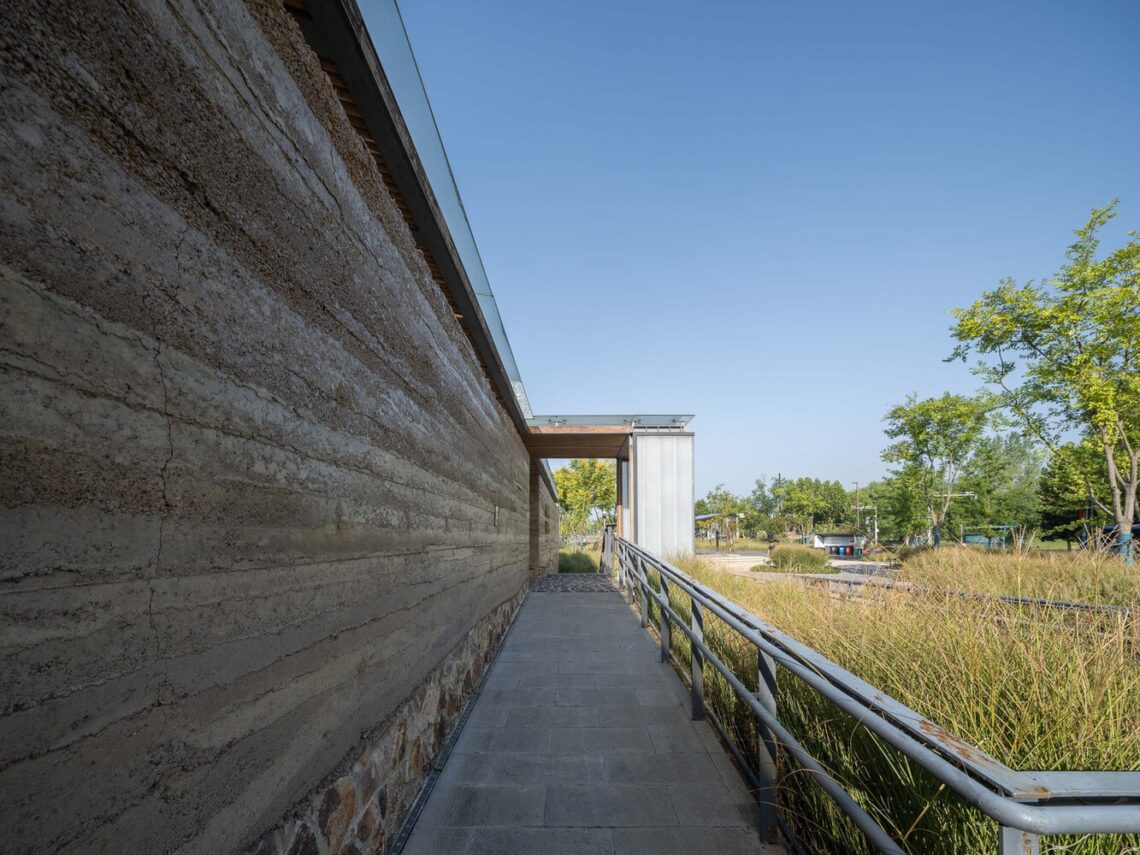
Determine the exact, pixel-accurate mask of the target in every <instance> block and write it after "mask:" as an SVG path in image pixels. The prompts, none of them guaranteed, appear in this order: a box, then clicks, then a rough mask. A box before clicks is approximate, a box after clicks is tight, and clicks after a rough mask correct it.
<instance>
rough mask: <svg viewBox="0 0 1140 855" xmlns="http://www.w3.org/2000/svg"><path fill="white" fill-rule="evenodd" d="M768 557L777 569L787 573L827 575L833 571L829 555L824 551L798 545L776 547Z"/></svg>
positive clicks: (790, 544) (783, 544)
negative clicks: (828, 560)
mask: <svg viewBox="0 0 1140 855" xmlns="http://www.w3.org/2000/svg"><path fill="white" fill-rule="evenodd" d="M768 556H769V557H770V558H771V559H772V564H773V565H775V567H776V569H778V570H782V571H784V572H785V573H827V572H829V571H831V570H832V568H831V565H829V564H828V563H827V553H825V552H824V551H823V550H822V549H815V548H813V547H811V546H803V545H801V544H798V543H781V544H779V545H778V546H774V547H772V549H771V550H770V551H769V553H768Z"/></svg>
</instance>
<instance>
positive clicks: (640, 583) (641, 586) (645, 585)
mask: <svg viewBox="0 0 1140 855" xmlns="http://www.w3.org/2000/svg"><path fill="white" fill-rule="evenodd" d="M648 590H649V573H648V572H647V571H646V569H645V559H644V558H642V557H641V556H640V555H638V556H637V592H638V594H639V595H640V596H639V598H638V605H639V606H640V607H641V628H642V629H645V628H646V627H647V626H649V594H648V593H647V592H648Z"/></svg>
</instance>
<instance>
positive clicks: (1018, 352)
mask: <svg viewBox="0 0 1140 855" xmlns="http://www.w3.org/2000/svg"><path fill="white" fill-rule="evenodd" d="M1116 204H1117V203H1116V202H1115V201H1114V202H1112V203H1111V204H1110V205H1108V206H1107V207H1104V208H1098V209H1095V210H1094V211H1093V212H1092V214H1091V216H1090V217H1089V220H1088V222H1086V223H1085V225H1084V226H1082V227H1081V228H1080V229H1077V231H1076V232H1075V234H1076V236H1077V240H1076V242H1075V243H1073V244H1072V245H1071V246H1070V247H1069V249H1068V251H1067V252H1066V258H1067V263H1066V264H1065V265H1064V266H1063V267H1062V268H1061V270H1060V271H1059V272H1058V273H1057V274H1056V275H1055V276H1053V277H1052V279H1050V280H1049V282H1047V283H1044V284H1041V285H1037V284H1034V283H1033V282H1029V283H1027V284H1026V285H1023V286H1021V287H1018V286H1017V285H1016V283H1015V282H1014V281H1013V280H1012V279H1006V280H1005V281H1003V282H1002V283H1001V284H1000V285H999V286H998V287H997V288H996V289H995V290H993V291H987V292H985V293H984V294H983V295H982V297H981V299H980V300H978V301H976V302H975V303H974V304H973V305H971V306H970V307H969V308H966V309H956V310H955V312H954V317H955V319H956V322H955V324H954V326H953V327H952V331H953V334H954V337H955V338H956V339H957V340H958V345H957V347H955V349H954V352H953V353H952V354H951V356H950V358H951V359H954V358H957V359H962V360H965V359H966V358H967V357H968V356H970V355H971V354H973V355H977V356H978V357H979V361H978V363H977V365H976V367H975V369H974V370H975V372H976V373H977V374H978V375H979V376H981V377H982V378H983V379H984V380H985V381H986V382H987V383H990V384H992V385H993V386H994V387H996V388H997V389H999V390H1000V393H1001V400H1002V403H1003V404H1004V405H1005V406H1006V407H1007V408H1008V409H1009V411H1010V412H1011V413H1013V414H1014V415H1015V416H1016V417H1017V418H1018V419H1019V420H1020V421H1021V422H1022V423H1023V424H1024V425H1025V427H1026V429H1027V430H1028V431H1029V432H1030V433H1031V434H1032V435H1034V436H1036V437H1038V438H1039V439H1041V440H1042V441H1043V442H1044V443H1045V444H1046V445H1048V446H1049V448H1050V449H1053V450H1055V449H1057V448H1059V447H1060V445H1061V440H1062V438H1063V437H1065V436H1067V435H1070V434H1071V433H1072V432H1074V431H1076V432H1078V433H1079V434H1080V435H1082V436H1083V437H1084V440H1085V442H1086V443H1088V444H1090V445H1092V446H1093V447H1095V448H1097V449H1098V450H1099V452H1100V454H1101V455H1102V457H1103V459H1104V469H1105V475H1106V477H1105V482H1104V483H1103V484H1096V483H1094V482H1093V481H1092V479H1091V478H1090V479H1089V481H1088V483H1087V485H1086V486H1087V487H1088V492H1089V494H1090V495H1091V496H1092V499H1093V501H1094V502H1095V503H1096V505H1097V506H1098V507H1099V508H1101V509H1102V510H1103V511H1104V512H1105V513H1106V514H1108V515H1110V516H1111V517H1112V519H1113V520H1114V521H1115V523H1116V525H1117V527H1118V530H1119V531H1120V532H1121V538H1120V539H1121V551H1125V552H1127V554H1129V556H1130V555H1131V549H1130V548H1129V545H1128V541H1129V540H1130V538H1131V530H1132V525H1133V524H1134V523H1135V521H1136V510H1137V489H1138V488H1140V233H1137V232H1129V240H1128V241H1127V242H1126V243H1125V244H1124V245H1123V246H1121V247H1120V248H1118V249H1116V250H1114V251H1112V252H1111V253H1109V254H1108V255H1107V256H1105V257H1104V258H1100V259H1098V258H1097V253H1098V250H1099V247H1100V241H1099V239H1098V238H1097V232H1098V231H1099V230H1100V229H1101V228H1102V227H1103V226H1104V225H1105V224H1106V223H1107V222H1108V221H1109V220H1111V219H1112V218H1113V217H1114V216H1115V215H1116V210H1115V209H1116ZM1106 494H1107V495H1106Z"/></svg>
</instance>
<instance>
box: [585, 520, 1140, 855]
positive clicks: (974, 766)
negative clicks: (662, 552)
mask: <svg viewBox="0 0 1140 855" xmlns="http://www.w3.org/2000/svg"><path fill="white" fill-rule="evenodd" d="M602 569H603V572H616V574H617V576H618V580H619V582H620V584H621V586H622V588H623V589H624V590H625V592H626V594H627V596H628V597H629V599H630V602H631V603H632V602H633V599H634V598H635V597H636V598H637V600H638V604H639V608H640V612H641V623H642V626H648V625H649V620H650V613H651V612H650V607H649V603H650V601H652V602H655V603H656V604H657V613H658V626H657V630H658V633H659V635H660V639H661V660H662V661H663V662H668V661H670V660H671V659H672V648H671V635H672V633H674V632H677V631H680V632H681V633H683V634H684V635H685V636H686V637H687V638H688V639H689V642H690V645H691V649H692V664H691V693H692V713H693V719H694V720H698V719H702V718H705V717H706V716H707V717H708V718H709V719H710V720H712V721H713V723H714V724H715V725H716V727H717V729H718V730H719V731H720V732H721V735H722V736H724V737H725V741H726V743H727V744H728V745H729V747H730V748H731V749H732V750H733V751H734V752H735V753H737V758H738V760H740V761H741V764H742V766H744V768H745V769H746V770H747V772H748V774H749V776H750V777H751V778H753V782H754V784H755V786H756V795H757V801H758V802H759V804H760V809H761V824H762V829H761V831H762V833H763V834H765V836H766V837H768V838H769V839H771V838H772V837H773V835H774V834H775V828H776V825H777V823H779V824H781V825H783V823H782V822H781V819H780V817H779V816H778V812H777V809H776V805H777V799H776V793H777V788H778V787H779V784H780V782H779V780H778V779H777V752H778V750H779V751H783V752H785V753H786V754H787V755H788V756H789V757H791V758H792V759H793V760H794V761H795V763H796V764H797V765H798V766H799V767H801V768H802V769H804V770H806V771H807V772H808V773H810V774H811V775H812V777H813V780H814V781H815V782H816V783H817V784H818V785H819V786H820V788H821V789H822V790H823V791H824V792H825V793H826V794H827V795H828V796H829V797H830V798H831V799H832V801H834V802H835V804H836V805H837V806H838V807H839V809H840V810H842V811H843V813H845V814H846V815H847V816H848V817H849V818H850V819H851V820H852V821H853V822H854V824H855V825H856V826H857V827H858V828H859V830H860V831H861V832H862V833H863V835H865V837H866V839H867V841H868V842H869V843H870V844H871V845H872V846H873V847H875V848H876V849H878V850H879V851H880V852H889V853H903V852H904V851H905V850H904V849H903V847H902V845H901V844H900V843H898V842H897V841H896V840H894V839H893V838H892V837H891V836H890V834H888V833H887V832H886V831H885V830H884V829H883V828H882V826H881V825H880V824H879V823H878V822H877V821H876V820H875V819H874V818H873V817H872V816H871V815H870V814H868V813H867V811H865V810H864V809H863V808H862V806H860V805H859V803H858V802H857V801H856V800H855V799H854V798H853V797H852V796H851V794H850V793H848V792H847V791H846V790H845V789H844V788H843V785H842V784H840V783H839V781H837V780H836V779H835V778H834V777H833V776H832V775H831V774H829V773H828V772H827V771H826V770H825V769H824V767H823V766H822V765H821V763H820V762H819V761H818V760H817V759H816V758H815V757H812V756H811V755H810V754H809V753H808V751H807V750H806V749H805V748H804V747H803V745H801V744H800V742H799V740H797V739H796V738H795V737H794V736H793V735H792V734H791V733H790V732H789V731H788V730H787V728H786V727H784V725H783V724H782V723H781V722H780V719H779V716H778V710H779V703H778V701H779V698H778V696H777V695H778V693H777V691H776V676H777V672H778V669H780V668H784V669H787V671H788V672H789V673H791V674H793V675H794V676H795V677H797V678H798V679H799V680H801V681H802V682H803V683H804V684H806V685H807V686H809V687H810V688H811V689H813V690H814V691H815V692H816V693H818V694H819V695H820V696H822V697H823V698H826V699H827V700H828V701H830V702H831V703H833V704H834V705H835V706H837V707H839V708H840V709H841V710H843V711H844V712H845V713H847V714H848V715H850V716H852V717H853V718H854V720H855V721H856V722H858V723H859V724H860V725H861V726H863V727H865V728H867V730H869V731H870V732H871V733H873V734H875V735H876V736H877V737H879V738H880V739H881V740H882V741H884V742H885V743H887V744H888V745H890V746H892V747H893V748H895V749H896V750H898V751H899V752H900V753H902V754H903V755H904V756H906V757H907V758H909V759H910V760H911V761H913V762H914V763H915V764H917V765H918V766H920V767H921V768H922V769H924V770H926V771H927V772H928V773H930V774H931V775H933V776H934V777H935V778H936V779H937V780H938V781H940V782H941V783H942V784H944V785H945V786H946V787H947V788H948V789H950V790H951V791H953V792H954V793H956V794H957V795H958V796H959V797H960V798H962V799H963V800H964V801H966V802H968V803H969V804H972V805H974V806H975V807H977V808H978V809H979V810H980V811H981V812H982V813H983V814H985V815H986V816H988V817H990V818H991V819H993V820H994V821H995V822H996V823H997V827H998V832H997V834H998V851H999V852H1000V853H1001V855H1012V853H1014V852H1017V853H1023V854H1024V855H1033V853H1037V852H1039V851H1040V837H1041V836H1042V835H1053V834H1131V833H1140V772H1066V771H1041V772H1028V771H1018V770H1015V769H1010V768H1009V767H1008V766H1006V765H1005V764H1003V763H1001V762H999V761H998V760H996V759H995V758H993V757H991V756H989V755H988V754H986V753H985V752H984V751H981V750H980V749H978V748H976V747H974V746H973V745H970V744H968V743H966V742H964V741H963V740H961V739H959V738H958V737H956V736H954V735H953V734H952V733H950V732H948V731H947V730H945V729H944V728H941V727H939V726H938V725H937V724H936V723H935V722H933V721H930V720H929V719H927V718H924V717H923V716H921V715H919V714H918V713H917V712H915V711H914V710H912V709H910V708H909V707H907V706H905V705H903V704H901V703H899V702H898V701H896V700H895V699H893V698H891V697H889V696H887V695H885V694H883V693H882V692H880V691H878V690H877V689H875V687H874V686H871V685H870V684H868V683H866V682H864V681H863V680H860V679H859V678H858V677H856V676H855V675H854V674H852V673H850V672H849V671H846V670H844V669H843V668H840V667H839V666H838V665H836V664H835V663H834V662H831V661H830V660H828V659H826V658H824V657H823V656H822V655H820V654H819V653H817V652H816V651H814V650H812V649H811V648H810V647H807V646H806V645H803V644H801V643H800V642H798V641H796V640H795V639H793V638H792V637H790V636H788V635H786V634H785V633H783V632H781V631H780V630H778V629H776V628H775V627H773V626H771V625H770V624H768V623H766V622H764V621H762V620H760V618H758V617H756V616H755V615H753V614H751V613H750V612H748V611H746V610H745V609H743V608H741V607H740V606H739V605H737V604H736V603H734V602H732V601H731V600H728V599H726V598H725V597H723V596H721V595H720V594H718V593H717V592H716V591H714V590H712V589H711V588H708V587H706V586H705V585H702V584H701V583H700V582H697V581H696V580H694V579H692V578H691V577H689V576H687V575H686V574H685V573H683V572H681V571H680V570H678V569H677V568H676V567H674V566H673V565H671V564H669V563H668V562H667V561H664V560H662V559H661V558H658V557H657V556H655V555H652V554H651V553H649V552H646V551H645V550H644V549H641V548H640V547H638V546H636V545H635V544H633V543H630V542H629V541H628V540H625V539H624V538H620V537H617V536H616V535H615V533H614V532H613V531H612V530H611V529H607V531H606V534H605V539H604V542H603V551H602ZM651 572H655V573H656V576H657V580H656V582H657V585H656V586H655V585H654V584H653V582H652V580H651V579H650V573H651ZM658 588H659V589H660V590H658ZM674 591H675V592H678V593H680V594H683V595H684V596H685V597H687V598H688V599H689V601H690V603H691V610H690V615H691V616H690V618H689V619H688V620H687V621H686V619H685V618H684V617H683V616H682V615H680V614H678V612H677V611H675V610H674V609H673V607H672V606H671V605H670V601H669V595H670V593H672V592H674ZM706 614H711V615H715V616H716V617H717V618H719V620H720V621H721V622H723V623H724V624H725V625H726V626H728V627H730V628H731V629H732V630H734V631H735V632H736V633H737V634H738V635H740V637H741V638H743V639H744V640H746V641H747V642H748V643H749V644H752V645H754V646H755V648H756V651H757V662H758V669H759V674H758V675H757V686H758V689H757V691H755V692H754V691H752V690H751V689H749V688H748V687H747V686H746V685H745V684H744V682H743V681H742V680H741V678H740V676H739V675H737V674H736V673H734V672H733V670H732V669H731V668H729V667H728V666H727V665H726V664H725V663H724V662H723V661H722V660H721V659H720V657H719V656H718V655H717V654H716V652H715V651H714V650H712V649H711V648H710V647H709V646H708V644H706V643H705V631H704V624H705V616H706ZM706 663H707V664H708V665H709V666H711V667H712V668H714V669H715V670H716V671H717V673H719V674H720V676H721V677H722V678H723V679H724V681H725V682H726V683H727V684H728V685H729V686H730V687H731V688H732V690H733V691H734V692H735V694H736V695H737V696H738V697H739V698H740V700H741V701H742V702H743V703H744V704H746V705H747V706H748V708H749V709H751V711H752V713H753V715H754V716H755V717H756V721H757V727H758V730H759V734H760V745H759V750H758V752H757V753H758V756H757V757H755V758H745V757H743V756H742V755H741V753H740V750H739V748H738V747H737V746H736V745H735V743H734V741H733V740H732V739H730V738H728V733H727V730H726V728H725V725H724V723H723V722H720V721H719V719H717V718H716V716H715V715H714V714H713V713H712V711H710V710H709V709H708V707H707V705H706V703H705V692H704V674H705V668H704V666H705V664H706ZM1137 725H1138V726H1140V711H1138V721H1137Z"/></svg>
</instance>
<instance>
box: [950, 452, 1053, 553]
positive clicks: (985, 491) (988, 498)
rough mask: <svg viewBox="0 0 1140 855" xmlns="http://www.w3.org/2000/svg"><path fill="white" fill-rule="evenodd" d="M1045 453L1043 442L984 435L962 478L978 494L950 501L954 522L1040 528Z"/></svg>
mask: <svg viewBox="0 0 1140 855" xmlns="http://www.w3.org/2000/svg"><path fill="white" fill-rule="evenodd" d="M1041 458H1042V455H1041V451H1040V448H1039V446H1038V445H1036V444H1035V443H1034V442H1033V441H1032V440H1030V439H1029V438H1027V437H1024V436H1021V435H1018V434H1008V435H1005V436H1000V435H999V436H984V437H981V438H980V439H979V440H978V442H977V445H976V447H975V448H974V452H973V454H971V455H970V457H969V459H968V460H967V461H966V462H965V464H964V465H963V467H962V474H961V477H960V478H959V482H958V483H959V486H960V488H961V490H962V491H964V492H970V493H973V494H974V495H973V498H971V499H970V500H969V501H966V502H959V503H957V504H955V505H952V506H951V508H950V513H949V515H948V519H949V520H950V522H951V524H952V525H958V526H960V527H962V528H965V529H980V530H982V531H987V532H988V533H992V530H993V529H994V528H995V527H997V526H1013V527H1014V528H1015V529H1017V530H1019V531H1020V532H1022V533H1025V532H1028V531H1029V530H1031V529H1034V528H1036V527H1037V526H1038V524H1039V522H1040V502H1039V500H1038V498H1037V490H1038V486H1039V482H1040V480H1041Z"/></svg>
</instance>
